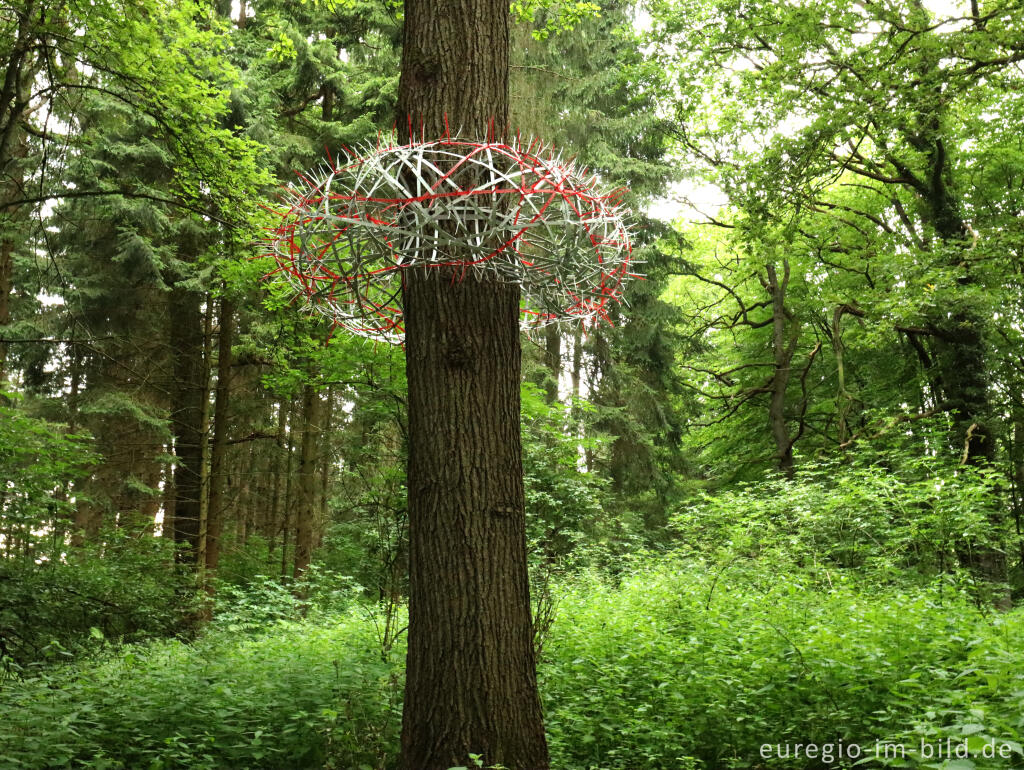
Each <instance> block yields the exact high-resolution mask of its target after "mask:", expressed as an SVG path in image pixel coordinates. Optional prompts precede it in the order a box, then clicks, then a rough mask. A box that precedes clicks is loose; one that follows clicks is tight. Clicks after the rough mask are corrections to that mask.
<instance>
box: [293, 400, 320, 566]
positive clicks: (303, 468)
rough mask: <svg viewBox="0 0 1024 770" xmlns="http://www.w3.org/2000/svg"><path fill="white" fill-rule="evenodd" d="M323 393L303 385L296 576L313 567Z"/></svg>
mask: <svg viewBox="0 0 1024 770" xmlns="http://www.w3.org/2000/svg"><path fill="white" fill-rule="evenodd" d="M320 404H321V401H320V396H319V394H318V393H317V392H316V388H314V387H313V386H312V385H306V386H305V387H303V389H302V445H301V449H300V450H299V478H298V482H299V494H298V505H297V506H296V508H295V559H294V572H293V574H294V576H295V578H296V580H297V579H298V578H300V577H302V575H303V573H304V572H305V571H306V570H307V569H308V568H309V563H310V560H311V558H312V554H313V528H314V526H313V525H314V522H315V521H316V509H317V502H318V501H319V498H320V495H319V494H318V484H317V481H318V479H317V473H316V462H317V451H316V447H317V433H318V432H319V418H320Z"/></svg>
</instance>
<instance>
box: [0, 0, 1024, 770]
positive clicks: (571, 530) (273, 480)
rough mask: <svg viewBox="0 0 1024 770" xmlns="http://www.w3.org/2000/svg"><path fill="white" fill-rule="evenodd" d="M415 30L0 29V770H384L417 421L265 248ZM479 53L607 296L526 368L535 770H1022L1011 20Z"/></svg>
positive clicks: (756, 9)
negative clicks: (555, 186)
mask: <svg viewBox="0 0 1024 770" xmlns="http://www.w3.org/2000/svg"><path fill="white" fill-rule="evenodd" d="M424 1H425V0H416V3H415V4H414V3H413V2H410V3H408V4H407V5H404V4H403V3H402V2H397V0H307V1H304V2H300V3H293V2H281V1H280V0H233V2H232V1H230V0H186V1H184V2H168V1H167V0H130V1H129V0H90V1H88V2H85V1H82V0H0V714H3V719H0V770H5V769H6V768H44V767H68V768H72V767H74V768H141V767H148V768H179V767H180V768H211V769H212V768H231V767H245V768H278V769H281V768H296V769H299V768H320V767H323V768H353V769H355V768H380V769H381V770H384V769H385V768H398V767H403V768H407V762H406V763H403V760H402V759H401V753H402V751H406V752H407V751H408V747H405V748H404V749H403V748H402V745H401V744H402V738H401V736H400V729H401V723H402V720H403V699H404V698H405V697H406V696H405V695H403V686H404V685H403V683H404V677H405V660H406V658H405V655H406V652H407V645H408V644H409V643H410V642H409V639H408V630H407V629H408V623H409V614H408V613H409V597H410V594H413V595H416V591H417V590H419V589H420V588H423V586H418V585H416V584H415V581H416V580H417V578H415V577H413V578H412V581H413V585H412V586H411V584H410V580H411V577H410V575H411V573H410V569H409V559H410V510H411V508H414V507H415V502H416V500H417V498H416V497H415V495H417V494H419V492H418V491H417V489H416V488H409V485H407V483H406V482H407V478H408V476H407V461H408V459H409V454H410V442H411V441H412V443H413V444H414V445H415V440H413V439H411V438H410V428H411V422H410V411H411V410H412V411H413V412H414V419H413V420H412V430H413V434H414V435H415V431H416V430H417V429H416V428H415V424H416V417H415V414H418V413H416V412H415V410H416V409H422V407H421V406H415V405H416V404H421V403H422V402H421V400H418V397H416V396H415V393H412V392H411V391H410V386H409V380H407V377H406V371H407V367H406V363H407V361H406V352H405V350H403V348H402V347H401V346H392V345H384V344H374V343H371V342H368V341H366V340H363V339H361V338H358V337H355V336H351V335H347V334H344V333H339V332H338V331H337V330H335V329H333V328H332V326H331V323H330V322H329V321H328V320H325V319H324V318H323V316H322V315H316V314H313V313H309V312H305V311H304V310H303V309H302V308H301V303H300V302H296V301H295V299H294V297H293V292H292V290H291V289H290V288H289V287H288V286H287V284H286V283H285V282H283V281H282V280H280V279H279V277H275V276H274V275H273V272H274V265H273V260H272V259H271V260H269V261H268V257H267V251H268V247H267V231H268V229H269V228H272V227H273V226H275V224H276V223H277V222H278V221H280V219H279V217H280V201H281V188H282V187H285V186H287V185H289V184H290V183H292V181H293V180H295V179H296V174H303V173H306V172H307V171H309V170H310V169H314V168H317V167H325V166H324V165H323V164H332V163H334V159H335V158H337V157H339V155H342V156H343V155H344V154H346V153H358V152H359V151H360V148H374V147H377V146H379V145H380V143H381V142H387V141H390V140H391V138H392V137H394V136H396V127H398V128H397V133H398V134H401V128H400V126H399V120H398V118H397V117H396V115H398V114H399V112H398V111H399V110H400V106H399V105H400V104H402V105H405V104H413V103H415V100H413V101H410V98H411V97H410V96H409V91H408V89H409V85H408V81H407V82H406V84H405V85H404V86H402V85H401V83H402V81H401V77H402V76H403V72H402V68H403V67H405V68H406V70H407V71H408V68H409V65H408V62H406V63H405V64H403V42H406V44H407V46H408V45H411V43H410V42H409V41H411V40H412V39H413V38H412V37H410V36H411V35H412V34H413V32H414V30H409V29H408V28H406V29H405V31H404V32H403V26H404V25H406V22H407V18H406V15H407V13H408V14H412V13H413V9H414V6H415V8H424V7H427V8H432V7H435V6H436V7H442V5H443V3H442V4H441V5H437V4H435V5H431V3H426V4H425V5H423V3H424ZM438 3H440V0H438ZM444 7H446V8H447V7H448V6H446V5H445V6H444ZM502 7H504V6H502ZM410 18H412V16H410ZM417 18H418V17H417ZM466 23H467V24H472V23H473V22H472V20H468V21H466ZM507 26H508V27H509V29H510V33H509V37H508V40H509V45H508V59H509V61H508V67H507V70H508V87H507V96H508V99H507V102H508V105H507V107H508V115H509V117H508V121H507V126H506V128H507V130H508V136H521V137H524V138H525V137H530V140H529V141H532V139H533V138H536V139H537V140H538V141H539V142H541V143H543V146H545V147H549V148H553V150H552V152H558V153H561V155H562V156H563V157H565V158H573V159H575V162H576V163H577V164H578V165H579V167H580V168H584V167H585V168H587V169H588V170H590V171H591V172H592V173H593V174H594V175H595V176H596V178H597V179H598V180H599V181H600V184H601V186H602V187H603V188H604V189H609V190H611V189H618V188H624V189H626V190H628V192H627V193H626V194H625V203H626V206H627V207H628V209H629V211H630V224H631V228H632V258H633V260H634V263H635V264H636V265H637V266H638V267H637V271H638V272H641V273H642V274H643V275H642V278H640V279H638V280H633V281H631V282H629V283H628V284H627V285H626V287H625V290H624V296H623V301H622V303H621V304H618V305H615V306H614V307H612V308H611V309H610V311H609V314H608V316H609V317H608V318H607V319H605V321H603V322H601V323H598V324H591V325H580V324H576V325H571V324H559V325H548V326H544V327H542V328H536V329H530V330H527V331H524V332H523V333H522V334H521V335H520V337H519V345H520V346H521V358H522V367H521V373H520V374H519V375H518V391H519V400H520V408H519V421H518V423H519V430H520V433H521V442H522V474H521V477H522V492H523V494H522V497H523V500H522V506H521V507H522V511H521V513H522V515H524V516H525V539H526V545H527V553H528V560H529V591H530V596H531V600H532V604H531V612H532V628H531V629H528V632H530V633H531V634H532V639H533V650H534V654H535V656H536V659H537V664H536V670H537V675H536V676H537V680H538V685H539V692H540V701H541V705H542V706H543V716H544V730H545V735H546V741H547V746H548V750H549V751H550V756H551V760H550V762H551V764H550V766H551V767H552V768H557V769H558V770H577V769H579V770H589V769H591V768H601V769H602V770H613V769H614V770H618V769H621V770H627V769H628V770H636V769H637V768H655V769H656V770H657V769H658V768H665V770H668V769H669V768H672V770H677V769H678V768H704V769H705V770H715V769H717V768H744V767H752V768H757V767H787V768H808V769H810V768H822V767H835V766H838V767H851V766H853V765H854V764H856V763H858V762H860V763H861V764H866V765H867V766H894V767H940V768H950V770H970V769H971V768H978V769H979V770H983V769H984V768H1008V767H1022V766H1024V750H1022V748H1021V742H1022V741H1021V736H1022V735H1024V717H1022V714H1024V653H1022V652H1021V651H1022V650H1024V614H1022V613H1024V610H1022V609H1021V600H1022V597H1024V534H1022V517H1024V354H1022V351H1024V228H1022V227H1021V221H1022V217H1024V135H1022V133H1021V130H1020V126H1021V125H1022V124H1024V3H1021V2H1020V0H991V1H989V0H969V1H964V2H958V1H957V0H878V1H876V0H857V1H856V2H855V1H854V0H825V1H824V2H816V3H807V2H801V1H797V0H786V2H775V1H774V0H773V1H769V0H637V1H634V0H621V1H619V0H609V1H607V2H599V3H590V2H556V1H554V0H540V1H533V2H523V3H520V2H516V3H513V4H512V6H511V8H510V9H509V15H508V20H507ZM488 34H490V33H488ZM476 47H477V48H479V47H480V46H476ZM470 48H473V47H472V46H470ZM492 48H494V46H492ZM406 77H408V75H407V74H406ZM425 79H426V80H430V78H425ZM498 85H499V86H501V87H503V85H502V84H500V83H499V84H498ZM402 88H405V89H406V90H405V91H403V90H402ZM499 90H500V88H499ZM425 93H427V95H428V96H429V93H428V92H425ZM421 95H422V94H421ZM403 99H404V100H405V101H402V100H403ZM463 128H464V129H465V130H466V131H472V130H473V129H472V127H466V126H464V127H463ZM405 139H408V137H405ZM428 304H429V303H428ZM513 310H514V308H513ZM496 312H497V311H495V313H496ZM424 339H428V338H426V337H425V338H424ZM428 347H429V346H428ZM508 372H509V373H510V376H512V377H515V370H514V369H509V370H508ZM410 377H413V373H412V370H410ZM511 382H512V389H513V391H515V390H516V380H515V379H512V380H511ZM414 389H415V388H414ZM414 389H413V390H414ZM506 401H507V403H505V404H504V405H505V406H508V405H509V404H512V403H513V401H514V399H511V400H506ZM495 411H498V410H495ZM514 414H515V413H514V412H513V413H512V415H513V416H512V419H513V422H514V420H515V417H514ZM488 416H489V415H488ZM481 422H482V420H481ZM502 462H504V461H502ZM509 462H510V463H511V462H512V461H509ZM506 464H507V463H506ZM442 465H443V463H442ZM512 465H514V463H512ZM410 501H413V503H414V505H410ZM474 558H476V556H474ZM466 561H467V563H468V562H471V561H472V559H469V558H468V555H467V559H466ZM485 561H488V560H485ZM489 561H490V563H494V564H498V563H503V562H500V560H498V559H497V558H494V559H491V560H489ZM411 589H412V590H411ZM425 589H426V590H427V592H428V593H429V592H435V593H437V592H440V593H443V592H444V591H445V590H446V588H445V584H444V583H443V581H442V579H441V578H437V579H434V578H431V581H430V582H429V584H428V585H426V586H425ZM524 601H525V599H524ZM524 606H525V605H524ZM482 649H486V644H484V645H483V647H482ZM405 718H406V719H407V720H408V718H409V716H408V713H407V714H406V717H405ZM797 745H800V746H802V747H803V748H802V749H800V750H797V749H794V747H795V746H797ZM944 746H946V747H948V746H952V747H954V748H956V747H963V748H962V752H963V753H962V754H956V753H950V752H947V753H946V754H942V753H941V750H940V748H939V747H944ZM766 747H767V749H766ZM811 747H814V748H813V750H812V749H811ZM825 747H829V748H828V749H826V748H825ZM886 747H889V748H886ZM987 747H991V751H989V749H988V748H987ZM890 749H891V751H890ZM809 750H810V751H812V753H808V751H809ZM950 751H952V750H950ZM801 752H802V753H801ZM986 752H988V753H986ZM1000 752H1002V753H1000ZM457 762H458V763H461V764H462V765H464V766H465V767H473V766H476V767H494V766H498V765H499V764H500V759H499V758H495V757H494V756H490V755H488V753H487V752H483V753H480V750H479V749H473V748H472V747H470V748H469V749H468V750H467V751H466V753H465V756H461V757H459V758H458V759H457ZM513 764H514V762H513ZM419 770H433V768H419ZM442 770H444V768H442ZM508 770H536V768H532V767H531V768H525V766H524V767H518V768H517V767H515V766H513V767H511V768H508Z"/></svg>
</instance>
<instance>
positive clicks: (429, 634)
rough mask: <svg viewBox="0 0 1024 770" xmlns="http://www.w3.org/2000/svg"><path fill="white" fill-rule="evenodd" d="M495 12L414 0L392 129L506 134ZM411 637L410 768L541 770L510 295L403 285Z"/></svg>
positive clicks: (436, 284) (412, 278)
mask: <svg viewBox="0 0 1024 770" xmlns="http://www.w3.org/2000/svg"><path fill="white" fill-rule="evenodd" d="M508 42H509V12H508V4H507V2H505V1H504V0H407V2H406V4H405V38H404V47H403V52H402V74H401V80H400V83H399V101H398V104H399V106H398V120H397V122H398V125H399V130H400V132H402V133H403V135H402V136H401V137H400V141H403V142H405V141H409V139H410V138H411V137H410V136H409V135H408V132H407V131H406V127H407V126H411V127H414V128H415V131H416V133H417V135H418V134H419V132H420V130H422V132H423V133H424V134H425V135H426V136H427V137H437V136H441V135H443V134H444V133H445V125H446V122H447V124H448V125H450V126H452V127H453V128H455V129H458V128H460V127H461V130H462V132H463V133H464V134H466V135H469V136H476V137H480V136H483V135H484V134H485V132H487V130H488V128H487V127H488V126H489V125H490V126H492V127H493V128H494V130H495V131H496V132H497V133H498V134H501V133H503V132H504V130H505V129H506V124H507V121H508ZM403 307H404V311H405V328H406V339H405V352H406V373H407V376H408V383H409V471H408V494H409V549H410V555H409V632H408V634H409V635H408V640H409V644H408V657H407V661H406V685H405V700H404V711H403V717H402V756H401V766H402V767H403V768H404V770H446V768H449V767H452V766H456V765H469V764H471V760H470V759H469V754H470V753H471V752H472V753H476V754H480V755H481V756H482V757H483V761H484V763H485V764H486V765H492V764H501V765H503V766H505V767H507V768H510V769H511V770H543V769H544V768H547V767H548V766H549V762H548V753H547V745H546V741H545V736H544V726H543V719H542V715H541V708H540V698H539V695H538V692H537V678H536V669H535V660H534V650H533V629H532V625H531V615H530V592H529V580H528V576H527V565H526V536H525V513H524V498H523V475H522V456H521V447H520V433H519V430H520V428H519V420H520V415H519V377H520V362H521V350H520V339H519V291H518V288H516V287H511V286H507V285H504V284H502V283H500V282H498V281H495V280H488V279H486V278H484V279H483V280H480V281H477V280H475V279H470V280H460V279H459V278H458V277H457V273H456V274H455V275H453V274H451V273H448V272H447V271H436V270H435V271H430V270H428V269H425V268H423V269H416V270H410V271H407V273H406V276H405V286H404V291H403Z"/></svg>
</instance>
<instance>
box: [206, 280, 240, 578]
mask: <svg viewBox="0 0 1024 770" xmlns="http://www.w3.org/2000/svg"><path fill="white" fill-rule="evenodd" d="M234 337H235V303H234V302H232V301H231V300H230V299H229V298H228V297H227V295H226V294H224V295H222V296H221V298H220V335H219V337H218V339H217V394H216V397H215V399H216V400H215V405H214V424H213V446H212V448H211V452H210V502H209V506H208V508H207V515H206V569H207V570H209V571H211V572H212V571H214V570H216V569H217V565H218V563H219V562H220V539H221V535H222V533H223V531H224V510H225V500H226V497H225V494H224V485H225V481H226V476H227V474H226V473H225V459H226V454H227V448H228V424H229V423H230V400H231V346H232V345H233V344H234Z"/></svg>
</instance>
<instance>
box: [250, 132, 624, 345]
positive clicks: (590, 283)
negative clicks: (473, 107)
mask: <svg viewBox="0 0 1024 770" xmlns="http://www.w3.org/2000/svg"><path fill="white" fill-rule="evenodd" d="M584 177H585V173H584V172H583V171H582V170H581V169H579V168H577V167H576V166H575V165H574V164H573V163H572V162H567V161H564V160H562V158H561V157H559V156H558V155H556V154H555V153H554V152H552V151H544V150H542V148H541V147H540V146H539V145H536V144H532V143H531V144H530V145H529V146H526V147H521V146H518V145H517V143H511V144H505V143H499V142H470V141H462V140H457V139H451V138H444V139H440V140H438V141H431V142H415V143H412V144H407V145H398V146H396V145H387V146H383V147H377V148H374V149H371V150H368V151H366V152H365V153H364V154H361V155H356V154H350V155H348V156H347V157H346V158H345V159H344V162H342V163H331V164H330V165H328V166H325V167H323V168H321V169H320V170H318V171H317V172H314V173H312V174H310V175H307V176H300V183H298V184H296V185H294V186H293V187H292V188H290V189H289V190H288V191H287V193H286V195H285V204H286V206H287V209H286V210H285V211H284V213H283V214H282V219H281V223H280V224H279V225H278V226H277V227H276V228H274V229H273V230H272V231H271V235H270V244H271V252H272V254H273V256H274V257H275V259H276V260H277V264H278V269H277V270H275V271H274V273H283V274H284V275H285V276H286V277H287V279H288V280H289V282H290V283H291V284H292V286H293V287H294V289H295V290H296V292H297V293H298V294H299V295H300V296H301V297H304V298H305V299H306V300H307V302H308V304H309V305H310V307H311V308H313V309H315V310H316V311H318V312H321V313H323V314H325V315H326V316H328V317H329V318H331V319H332V320H333V321H334V323H335V324H336V325H337V326H340V327H343V328H345V329H347V330H348V331H350V332H352V333H355V334H358V335H362V336H365V337H369V338H371V339H376V340H382V341H386V342H391V343H400V342H401V341H402V339H403V336H404V328H403V325H402V308H401V294H402V280H403V279H402V275H403V271H404V270H406V269H410V268H416V267H422V268H428V269H430V270H437V275H438V279H439V280H450V281H461V280H467V279H476V280H481V279H483V278H484V277H485V276H486V277H489V278H490V279H491V280H494V279H498V280H501V281H507V282H511V283H515V284H518V285H519V286H520V287H521V289H522V297H523V324H524V326H527V327H533V326H541V325H544V324H547V323H553V322H557V321H561V320H574V319H575V320H583V321H584V322H590V323H596V322H600V321H602V320H605V321H606V320H608V316H607V312H608V308H609V305H610V304H611V303H614V302H619V301H621V290H622V284H623V281H624V280H625V279H626V278H628V277H629V276H631V275H633V274H632V273H630V272H629V271H630V267H631V265H630V258H631V245H630V237H629V232H628V230H627V227H626V226H625V224H624V222H623V214H622V211H621V207H620V203H619V196H620V192H619V191H615V192H612V193H609V194H601V193H598V192H596V191H595V190H594V189H593V185H594V184H595V183H596V177H591V178H590V179H585V178H584Z"/></svg>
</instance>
